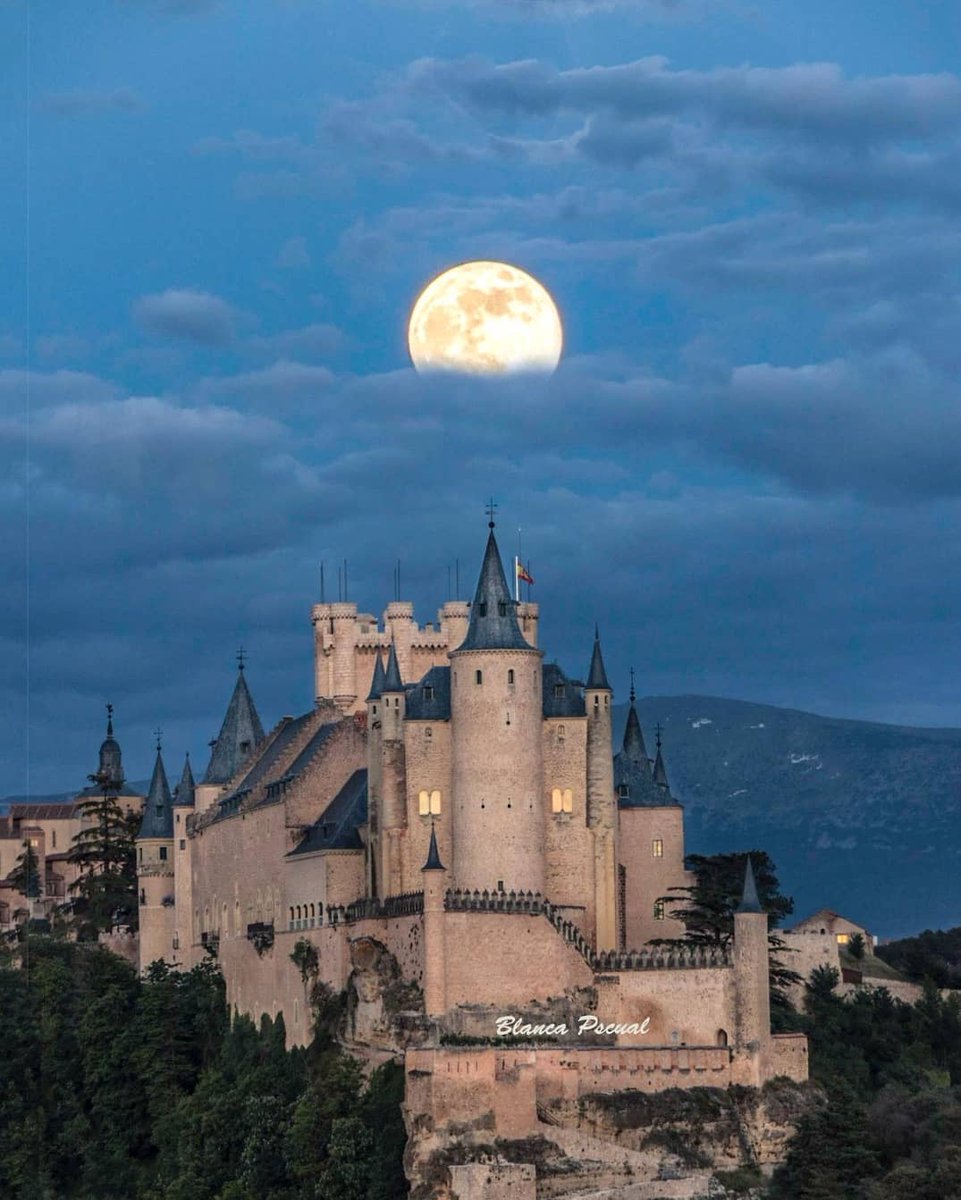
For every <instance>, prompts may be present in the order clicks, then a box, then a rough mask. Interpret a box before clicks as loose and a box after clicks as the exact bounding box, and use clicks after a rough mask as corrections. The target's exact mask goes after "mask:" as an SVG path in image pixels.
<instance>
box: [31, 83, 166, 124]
mask: <svg viewBox="0 0 961 1200" xmlns="http://www.w3.org/2000/svg"><path fill="white" fill-rule="evenodd" d="M36 107H37V110H38V111H39V112H42V113H45V114H47V115H48V116H51V117H86V116H97V115H99V114H101V113H108V112H125V113H135V112H140V111H141V110H142V109H144V108H145V107H146V104H145V102H144V100H143V97H142V96H141V95H140V93H139V92H136V91H134V89H133V88H129V87H122V88H114V89H113V91H107V92H104V91H95V90H87V89H83V88H77V89H75V90H74V91H68V92H44V93H43V94H42V95H41V96H40V97H39V98H38V100H37V103H36Z"/></svg>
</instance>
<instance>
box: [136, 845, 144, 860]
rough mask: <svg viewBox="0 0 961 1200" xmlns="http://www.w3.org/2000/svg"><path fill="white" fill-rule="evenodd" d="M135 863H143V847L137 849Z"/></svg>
mask: <svg viewBox="0 0 961 1200" xmlns="http://www.w3.org/2000/svg"><path fill="white" fill-rule="evenodd" d="M137 861H138V862H143V846H138V847H137Z"/></svg>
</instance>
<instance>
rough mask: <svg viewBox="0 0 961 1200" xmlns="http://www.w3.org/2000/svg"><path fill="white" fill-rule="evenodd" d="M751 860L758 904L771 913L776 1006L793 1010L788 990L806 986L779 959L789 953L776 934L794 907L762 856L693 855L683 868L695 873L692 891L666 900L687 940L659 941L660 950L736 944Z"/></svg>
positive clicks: (771, 864) (760, 852)
mask: <svg viewBox="0 0 961 1200" xmlns="http://www.w3.org/2000/svg"><path fill="white" fill-rule="evenodd" d="M749 856H750V859H751V865H752V867H753V869H754V880H755V883H756V884H757V894H758V899H759V900H760V902H761V907H762V908H763V909H764V911H765V912H766V913H767V919H768V930H769V934H768V939H769V942H770V947H771V951H772V954H771V1002H772V1004H774V1005H776V1006H780V1007H790V1003H789V1001H788V999H787V989H788V988H789V987H791V986H792V985H794V984H798V983H800V982H801V976H800V975H798V974H797V972H796V971H792V970H791V969H790V967H788V966H787V965H785V963H783V962H781V961H780V959H779V958H778V957H777V955H778V954H779V953H783V952H785V950H786V947H785V943H784V941H783V939H781V938H779V937H778V936H777V934H776V933H775V932H774V930H775V929H776V928H777V926H778V925H780V924H781V922H782V921H783V920H784V918H785V917H788V916H790V915H791V913H792V912H794V901H793V900H792V899H791V898H790V896H782V895H781V892H780V891H779V888H780V884H779V882H778V877H777V869H776V867H775V865H774V862H773V860H772V859H771V857H770V856H769V855H768V854H766V853H765V852H764V851H763V850H745V851H738V852H734V853H731V854H688V855H687V856H686V857H685V859H684V866H685V867H686V868H687V870H688V871H693V873H694V883H693V884H691V885H690V886H689V887H674V888H671V889H670V890H671V892H672V893H675V894H674V895H667V896H661V897H660V899H661V900H662V901H663V902H664V903H665V904H670V905H671V908H670V910H669V912H668V915H669V916H670V917H673V918H674V919H675V920H678V921H680V922H681V923H682V924H683V926H684V930H685V932H684V937H683V938H658V939H657V940H656V941H655V943H654V944H655V945H658V946H676V945H679V944H680V945H694V946H703V947H706V948H708V949H713V950H727V949H728V948H729V946H730V945H731V942H732V941H733V939H734V914H735V912H736V911H737V908H738V906H739V905H740V903H741V898H742V895H743V892H744V875H745V871H746V868H747V860H748V857H749Z"/></svg>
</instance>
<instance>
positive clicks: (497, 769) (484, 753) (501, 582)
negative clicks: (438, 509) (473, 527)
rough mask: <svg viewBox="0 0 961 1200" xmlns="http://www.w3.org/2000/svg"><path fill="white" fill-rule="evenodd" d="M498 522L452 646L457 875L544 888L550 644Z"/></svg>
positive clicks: (507, 887)
mask: <svg viewBox="0 0 961 1200" xmlns="http://www.w3.org/2000/svg"><path fill="white" fill-rule="evenodd" d="M490 530H491V532H490V536H489V537H488V539H487V550H486V552H485V554H484V562H483V565H482V566H481V572H480V578H479V579H478V582H477V591H476V593H475V595H474V601H473V603H472V605H471V612H470V622H469V624H468V628H467V636H466V637H465V638H464V641H463V642H462V644H461V645H460V646H459V647H458V648H457V649H456V650H455V651H453V653H452V654H451V656H450V659H451V760H452V785H453V814H452V831H453V847H454V862H453V875H454V882H455V885H456V886H457V887H459V888H470V889H475V888H476V889H478V890H481V891H483V890H484V889H487V890H488V891H493V890H500V889H503V890H504V891H528V890H530V891H536V892H543V890H544V875H545V864H544V835H545V829H544V798H543V790H544V781H543V776H544V770H543V750H542V745H541V736H542V735H541V725H542V720H543V707H542V679H541V658H542V654H541V651H540V650H536V649H534V647H533V646H531V645H530V644H529V643H528V642H527V641H525V639H524V637H523V635H522V634H521V631H520V627H519V625H518V623H517V605H516V602H515V601H514V600H513V599H512V597H511V594H510V591H509V589H508V587H507V581H506V579H505V577H504V568H503V565H502V563H501V557H500V552H499V551H498V549H497V541H496V539H495V537H494V524H493V522H491V525H490Z"/></svg>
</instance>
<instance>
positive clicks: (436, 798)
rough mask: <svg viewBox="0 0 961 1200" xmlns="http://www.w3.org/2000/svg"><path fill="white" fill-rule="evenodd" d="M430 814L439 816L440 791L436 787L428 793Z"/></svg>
mask: <svg viewBox="0 0 961 1200" xmlns="http://www.w3.org/2000/svg"><path fill="white" fill-rule="evenodd" d="M430 814H431V816H432V817H437V816H440V792H438V791H437V790H436V789H435V790H434V791H433V792H431V794H430Z"/></svg>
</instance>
